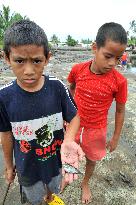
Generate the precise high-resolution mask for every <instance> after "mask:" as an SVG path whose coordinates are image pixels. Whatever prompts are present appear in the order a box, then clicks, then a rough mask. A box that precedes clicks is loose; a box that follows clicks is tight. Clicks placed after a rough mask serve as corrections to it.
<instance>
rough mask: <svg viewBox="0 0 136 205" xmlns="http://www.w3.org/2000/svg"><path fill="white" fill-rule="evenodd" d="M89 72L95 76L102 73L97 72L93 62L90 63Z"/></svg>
mask: <svg viewBox="0 0 136 205" xmlns="http://www.w3.org/2000/svg"><path fill="white" fill-rule="evenodd" d="M90 71H91V72H92V73H94V74H96V75H102V73H100V72H99V71H97V69H96V66H95V62H94V61H92V63H91V66H90Z"/></svg>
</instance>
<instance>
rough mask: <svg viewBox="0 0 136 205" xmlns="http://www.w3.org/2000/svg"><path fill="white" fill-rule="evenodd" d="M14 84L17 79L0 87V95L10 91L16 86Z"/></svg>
mask: <svg viewBox="0 0 136 205" xmlns="http://www.w3.org/2000/svg"><path fill="white" fill-rule="evenodd" d="M14 86H15V80H13V81H11V82H9V83H7V84H5V85H3V86H2V87H0V95H3V94H8V93H10V92H11V91H12V89H13V88H14Z"/></svg>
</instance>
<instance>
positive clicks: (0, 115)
mask: <svg viewBox="0 0 136 205" xmlns="http://www.w3.org/2000/svg"><path fill="white" fill-rule="evenodd" d="M11 130H12V127H11V123H10V121H9V119H8V114H7V112H6V109H5V107H4V105H3V103H2V102H1V101H0V132H7V131H11Z"/></svg>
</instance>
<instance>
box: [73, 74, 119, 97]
mask: <svg viewBox="0 0 136 205" xmlns="http://www.w3.org/2000/svg"><path fill="white" fill-rule="evenodd" d="M117 91H118V87H117V85H116V81H115V79H114V78H112V79H111V78H100V77H98V78H95V77H93V76H86V75H82V76H81V77H78V78H77V81H76V94H77V95H82V96H86V97H88V98H89V97H91V98H92V97H95V98H96V99H97V98H98V99H101V100H102V98H103V99H107V98H111V97H113V95H114V93H116V92H117Z"/></svg>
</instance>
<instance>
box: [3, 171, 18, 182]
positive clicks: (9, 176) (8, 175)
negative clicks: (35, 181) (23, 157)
mask: <svg viewBox="0 0 136 205" xmlns="http://www.w3.org/2000/svg"><path fill="white" fill-rule="evenodd" d="M15 176H16V171H15V167H13V168H11V169H5V178H6V180H7V182H8V183H12V182H13V181H14V179H15Z"/></svg>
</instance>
